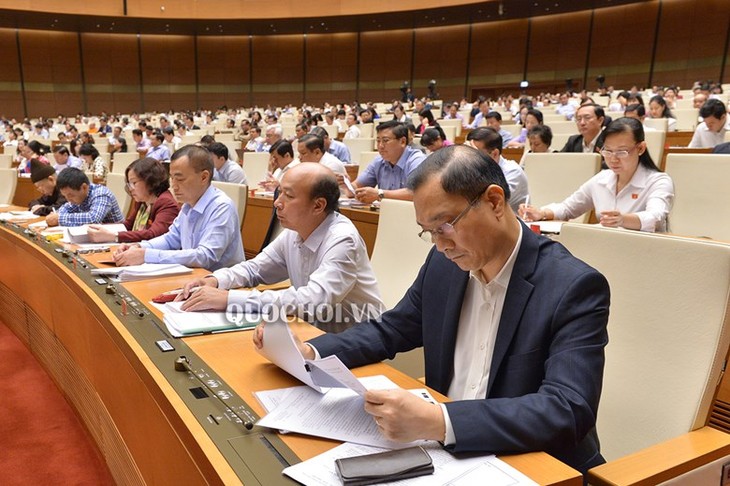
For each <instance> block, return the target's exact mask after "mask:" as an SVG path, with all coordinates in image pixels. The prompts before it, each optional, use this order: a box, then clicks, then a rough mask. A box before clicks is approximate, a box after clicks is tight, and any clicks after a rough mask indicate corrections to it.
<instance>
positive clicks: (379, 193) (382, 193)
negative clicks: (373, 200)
mask: <svg viewBox="0 0 730 486" xmlns="http://www.w3.org/2000/svg"><path fill="white" fill-rule="evenodd" d="M384 197H385V191H384V190H382V189H378V201H382V200H383V198H384Z"/></svg>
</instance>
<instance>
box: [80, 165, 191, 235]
mask: <svg viewBox="0 0 730 486" xmlns="http://www.w3.org/2000/svg"><path fill="white" fill-rule="evenodd" d="M124 179H125V180H126V182H127V185H126V186H125V189H126V190H127V192H128V193H129V195H130V196H132V198H133V199H134V206H133V207H132V211H131V212H130V213H129V215H127V219H126V220H125V221H124V226H126V227H127V230H128V231H122V232H120V233H114V232H112V231H109V230H108V229H107V228H105V227H104V226H100V225H90V226H89V238H90V239H91V241H94V242H96V243H108V242H112V241H116V242H118V243H132V242H137V241H142V240H150V239H152V238H155V237H157V236H160V235H162V234H165V233H167V231H168V230H169V228H170V225H171V224H172V222H173V221H174V220H175V218H176V217H177V213H178V212H179V211H180V206H179V205H178V203H177V201H175V198H174V197H173V196H172V194H171V193H170V180H169V178H168V176H167V171H166V170H165V168H164V167H163V166H162V164H161V163H160V162H159V161H157V160H155V159H153V158H151V157H145V158H144V159H138V160H135V161H134V162H132V163H131V164H129V166H128V167H127V169H126V171H125V172H124Z"/></svg>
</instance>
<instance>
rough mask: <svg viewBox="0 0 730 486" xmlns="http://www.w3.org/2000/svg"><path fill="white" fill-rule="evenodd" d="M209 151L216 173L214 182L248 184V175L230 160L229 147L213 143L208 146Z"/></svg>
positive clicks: (236, 163)
mask: <svg viewBox="0 0 730 486" xmlns="http://www.w3.org/2000/svg"><path fill="white" fill-rule="evenodd" d="M208 150H209V151H210V155H211V157H212V158H213V159H212V160H213V166H214V167H215V172H214V174H213V180H214V181H220V182H230V183H233V184H244V185H245V184H248V180H247V179H246V173H245V172H244V171H243V168H242V167H241V166H240V165H238V162H234V161H233V160H231V159H229V158H228V156H229V155H230V154H229V153H228V147H226V146H225V144H222V143H220V142H213V143H211V144H210V145H208Z"/></svg>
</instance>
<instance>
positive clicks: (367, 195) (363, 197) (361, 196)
mask: <svg viewBox="0 0 730 486" xmlns="http://www.w3.org/2000/svg"><path fill="white" fill-rule="evenodd" d="M355 197H356V198H357V200H358V201H360V202H364V203H367V204H370V203H372V202H374V201H377V200H378V190H377V189H375V188H374V187H358V188H357V189H356V190H355Z"/></svg>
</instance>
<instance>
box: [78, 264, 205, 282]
mask: <svg viewBox="0 0 730 486" xmlns="http://www.w3.org/2000/svg"><path fill="white" fill-rule="evenodd" d="M192 271H193V270H192V269H191V268H188V267H186V266H184V265H180V264H177V263H143V264H142V265H130V266H128V267H112V268H94V269H92V270H91V274H92V275H111V276H116V277H118V278H119V280H120V281H122V282H132V281H135V280H143V279H145V278H156V277H169V276H170V275H181V274H185V273H192Z"/></svg>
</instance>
